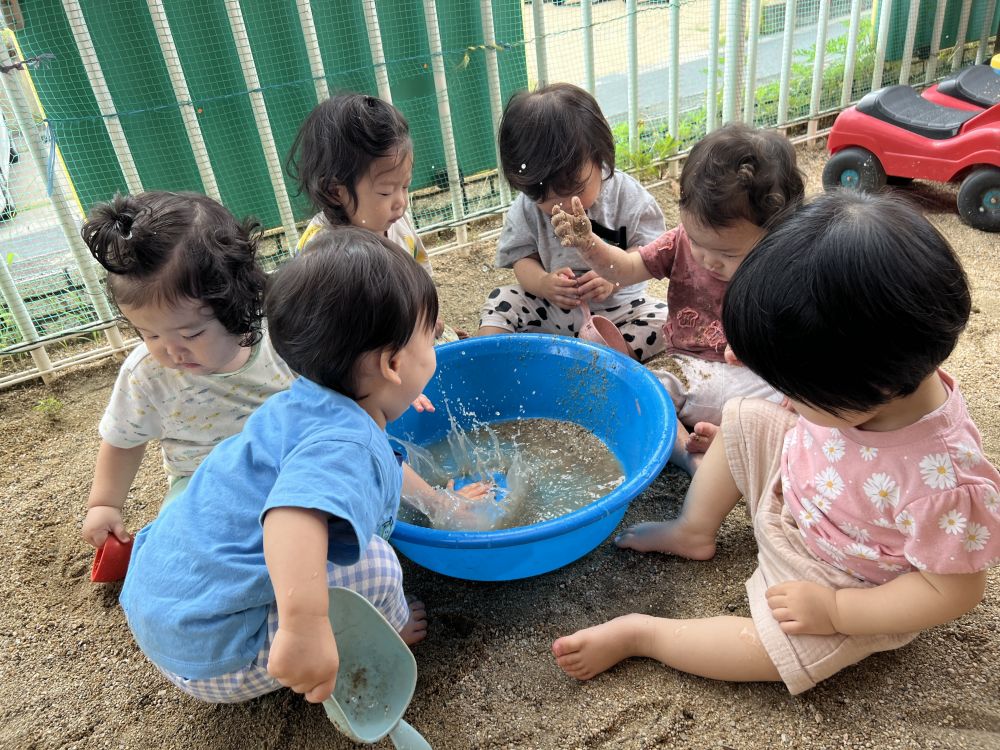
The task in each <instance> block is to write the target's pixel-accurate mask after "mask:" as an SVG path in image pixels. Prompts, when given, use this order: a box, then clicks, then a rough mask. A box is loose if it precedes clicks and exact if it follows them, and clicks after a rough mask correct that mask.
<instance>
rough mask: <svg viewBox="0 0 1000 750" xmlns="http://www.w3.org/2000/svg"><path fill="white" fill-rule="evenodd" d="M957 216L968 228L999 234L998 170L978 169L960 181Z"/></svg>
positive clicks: (990, 168)
mask: <svg viewBox="0 0 1000 750" xmlns="http://www.w3.org/2000/svg"><path fill="white" fill-rule="evenodd" d="M958 215H959V216H961V217H962V221H964V222H965V223H966V224H968V225H969V226H970V227H975V228H976V229H981V230H982V231H984V232H1000V169H997V168H996V167H980V168H979V169H977V170H976V171H974V172H972V173H971V174H969V175H968V176H967V177H966V178H965V179H964V180H962V186H961V187H960V188H959V189H958Z"/></svg>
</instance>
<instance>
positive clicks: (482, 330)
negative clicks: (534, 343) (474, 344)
mask: <svg viewBox="0 0 1000 750" xmlns="http://www.w3.org/2000/svg"><path fill="white" fill-rule="evenodd" d="M498 333H510V331H508V330H507V329H506V328H497V327H496V326H480V327H479V330H478V331H476V332H475V333H474V334H472V335H473V336H493V335H495V334H498Z"/></svg>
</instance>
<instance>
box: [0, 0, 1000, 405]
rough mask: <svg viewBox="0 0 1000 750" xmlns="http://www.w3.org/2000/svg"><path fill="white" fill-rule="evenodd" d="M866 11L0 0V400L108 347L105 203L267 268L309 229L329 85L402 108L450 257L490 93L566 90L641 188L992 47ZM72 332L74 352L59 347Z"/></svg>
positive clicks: (968, 26)
mask: <svg viewBox="0 0 1000 750" xmlns="http://www.w3.org/2000/svg"><path fill="white" fill-rule="evenodd" d="M872 2H873V0H778V1H777V2H774V1H773V0H725V2H724V1H723V0H661V1H653V0H650V1H649V2H639V1H638V0H625V2H624V3H622V2H620V1H618V0H612V1H611V2H595V1H594V0H579V2H576V3H567V2H559V0H554V1H553V2H542V0H534V2H533V3H525V4H522V3H521V0H479V2H478V3H471V2H465V1H464V0H421V1H420V2H415V1H414V0H377V1H376V0H360V2H341V3H310V1H309V0H296V2H295V3H294V4H292V3H288V2H284V1H283V0H208V1H206V0H145V2H143V0H62V2H61V5H54V4H53V3H41V2H34V1H33V0H19V2H16V1H15V0H6V2H4V3H2V4H0V8H2V10H3V21H4V25H3V28H2V38H3V47H2V50H0V82H2V85H3V89H2V90H3V95H2V97H0V114H2V115H3V122H0V135H2V134H3V133H4V132H7V131H9V132H10V134H11V136H12V139H11V143H12V147H11V148H10V155H11V158H12V159H15V161H14V163H12V164H9V165H5V166H6V169H4V170H2V171H0V177H2V183H0V187H2V188H3V191H2V196H0V197H3V199H4V201H5V205H4V206H0V209H2V210H3V211H2V213H0V219H2V220H0V254H2V256H3V262H2V263H0V293H2V300H0V388H2V387H4V386H7V385H11V384H13V383H17V382H21V381H23V380H27V379H31V378H36V377H42V378H43V379H47V378H48V376H49V375H50V374H51V373H52V372H55V371H56V370H58V369H60V368H63V367H67V366H69V365H71V364H76V363H79V362H82V361H87V360H91V359H95V358H99V357H103V356H106V355H107V354H108V353H109V352H112V351H116V350H121V349H122V348H123V347H124V346H125V345H126V343H127V342H124V341H123V339H122V335H121V333H120V332H119V329H118V328H117V327H116V326H115V318H114V312H113V310H112V309H111V308H110V306H109V304H108V302H107V300H106V299H105V297H104V295H103V293H102V289H101V280H100V275H99V271H100V269H99V268H98V267H97V266H96V264H95V263H94V262H93V260H92V259H91V258H90V256H89V254H88V253H87V251H86V248H85V247H84V245H83V243H82V241H81V239H80V237H79V227H80V225H81V223H82V220H83V216H84V214H85V212H86V210H87V209H88V208H89V207H90V206H91V205H92V204H93V203H94V202H96V201H99V200H105V199H107V198H110V197H111V196H112V195H113V194H114V193H115V192H116V191H122V192H124V191H132V192H136V191H141V190H143V189H153V188H155V189H194V190H198V191H200V192H204V193H206V194H208V195H211V196H213V197H216V198H218V199H220V200H222V201H223V202H224V203H225V204H226V205H227V206H229V207H230V208H231V209H232V210H233V211H234V212H235V213H237V214H241V215H242V214H246V213H253V214H255V215H257V216H260V217H261V218H262V219H263V220H264V221H265V223H266V224H267V225H268V226H270V228H271V231H270V232H269V240H268V241H269V243H270V245H269V247H270V252H271V254H272V260H274V261H280V259H281V258H282V257H284V256H285V255H286V254H287V248H289V247H291V246H294V243H295V240H296V238H297V236H298V235H297V233H298V228H299V227H300V226H301V225H302V222H303V221H305V220H307V219H308V217H309V215H310V214H311V210H310V208H309V206H308V205H306V204H305V203H304V201H303V199H302V198H301V196H297V195H296V194H295V191H294V185H293V184H292V183H291V182H290V181H289V180H288V178H287V177H286V176H285V175H284V174H283V172H282V164H283V162H284V158H285V155H286V153H287V149H288V145H289V143H290V139H291V137H292V136H293V135H294V130H295V128H296V127H297V124H298V122H300V121H301V119H302V117H304V115H305V113H307V112H308V111H309V109H311V107H312V106H314V105H315V103H316V102H317V101H320V100H322V99H323V98H325V97H327V96H329V95H330V93H331V92H334V91H336V90H344V89H351V90H365V91H368V92H369V93H372V94H376V95H379V96H381V97H382V98H384V99H387V100H390V101H393V102H394V103H395V104H396V105H397V106H399V107H400V109H402V110H403V112H404V114H406V116H407V118H408V119H409V120H410V124H411V129H412V130H413V134H414V140H415V144H416V149H415V157H416V164H415V187H417V188H419V189H417V190H415V192H414V195H413V198H412V204H413V206H412V207H413V211H414V214H415V217H416V219H417V222H418V225H419V226H420V228H421V229H422V230H425V231H428V232H430V231H434V230H437V229H441V228H444V227H450V228H454V230H455V235H456V238H457V239H456V244H462V243H465V242H468V241H469V240H470V239H475V236H473V237H471V238H470V231H471V232H472V233H475V228H474V227H475V224H474V223H471V220H472V219H474V218H476V217H479V216H482V215H484V214H490V213H496V212H500V211H502V210H503V209H504V208H505V207H506V206H507V205H508V204H509V202H510V198H511V196H510V191H509V188H508V187H507V186H506V184H505V183H504V181H503V180H502V179H499V178H498V176H497V175H496V170H495V166H496V162H497V154H496V145H495V140H496V139H495V132H496V130H495V128H496V123H497V121H498V119H499V116H500V113H501V111H502V107H503V103H504V101H505V99H506V97H507V96H509V95H510V93H511V92H512V91H515V90H518V89H521V88H525V87H534V86H536V85H540V84H543V83H547V82H552V81H557V80H566V81H571V82H574V83H577V84H579V85H582V86H584V87H585V88H587V89H588V90H590V91H591V92H593V93H594V94H595V96H596V97H597V99H598V101H599V103H600V104H601V107H602V109H603V110H604V113H605V115H606V116H607V117H608V119H609V121H610V122H611V124H612V128H613V131H614V133H615V136H616V141H617V159H618V162H619V166H620V167H622V168H626V169H630V170H632V171H634V172H636V173H637V174H638V175H639V176H640V178H645V177H649V175H650V174H651V173H652V172H653V171H655V170H656V167H657V165H659V164H662V163H664V162H667V161H669V160H671V159H674V158H675V157H678V156H680V155H683V153H684V152H685V151H686V150H687V149H688V148H690V146H691V145H692V144H693V143H694V142H695V141H697V140H698V138H700V137H701V136H702V135H704V134H705V133H706V132H707V131H710V130H712V129H713V128H715V127H718V126H719V125H720V124H722V123H724V122H729V121H733V120H743V121H745V122H747V123H751V124H756V125H760V126H769V127H785V128H790V127H796V128H800V129H803V130H804V131H805V132H806V134H807V135H815V134H816V133H817V132H818V131H819V130H820V129H821V128H820V125H821V124H822V123H823V118H824V117H826V116H828V115H830V114H831V113H834V112H836V111H838V110H840V109H842V108H843V107H845V106H847V105H849V104H850V103H852V102H854V101H856V100H857V99H859V98H860V97H861V96H863V95H864V94H865V93H867V92H868V91H870V90H872V89H876V88H880V87H881V86H883V85H889V84H895V83H903V84H912V85H916V86H921V85H925V84H930V83H932V82H934V81H936V80H939V79H940V78H942V77H943V76H945V75H948V74H950V73H951V72H953V71H955V70H958V69H959V68H961V67H963V66H964V65H968V64H973V63H980V62H982V61H984V60H985V59H987V58H988V57H989V56H990V55H991V54H992V52H993V47H994V45H995V44H996V41H995V35H996V32H997V26H998V24H1000V4H998V3H997V2H996V0H950V2H949V1H947V0H923V1H922V2H921V1H920V0H909V2H903V0H875V2H876V5H875V6H874V7H873V6H872ZM192 14H194V16H193V15H192ZM4 123H6V127H5V126H4ZM2 142H3V140H2V139H0V145H2ZM5 156H6V155H4V154H0V160H3V159H4V157H5ZM470 227H471V230H470ZM81 334H87V335H88V337H89V338H88V341H87V343H86V345H85V346H82V347H76V346H73V347H67V346H66V345H65V344H60V343H59V342H62V341H64V340H65V339H66V338H67V337H70V336H79V335H81Z"/></svg>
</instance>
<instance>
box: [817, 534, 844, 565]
mask: <svg viewBox="0 0 1000 750" xmlns="http://www.w3.org/2000/svg"><path fill="white" fill-rule="evenodd" d="M815 542H816V546H817V547H819V548H820V549H821V550H823V551H824V552H826V554H828V555H829V556H830V557H832V558H833V559H834V560H843V559H844V553H843V552H842V551H841V550H840V547H838V546H837V545H836V544H834V543H833V542H831V541H830V540H829V539H827V538H826V537H823V536H818V537H816V538H815Z"/></svg>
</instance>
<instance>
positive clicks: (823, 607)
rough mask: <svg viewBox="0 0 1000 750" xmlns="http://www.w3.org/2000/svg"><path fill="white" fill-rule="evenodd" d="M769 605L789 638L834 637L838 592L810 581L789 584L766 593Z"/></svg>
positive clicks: (790, 582) (781, 585)
mask: <svg viewBox="0 0 1000 750" xmlns="http://www.w3.org/2000/svg"><path fill="white" fill-rule="evenodd" d="M766 596H767V605H768V606H769V607H770V608H771V614H772V615H774V619H775V620H777V621H778V622H779V623H780V627H781V629H782V631H784V632H785V633H788V634H789V635H832V634H834V633H836V632H837V628H836V627H835V626H834V624H833V623H834V619H835V617H836V613H837V592H836V591H835V590H834V589H831V588H828V587H826V586H820V585H819V584H818V583H811V582H809V581H786V582H785V583H779V584H778V585H777V586H772V587H771V588H769V589H768V590H767V593H766Z"/></svg>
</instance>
